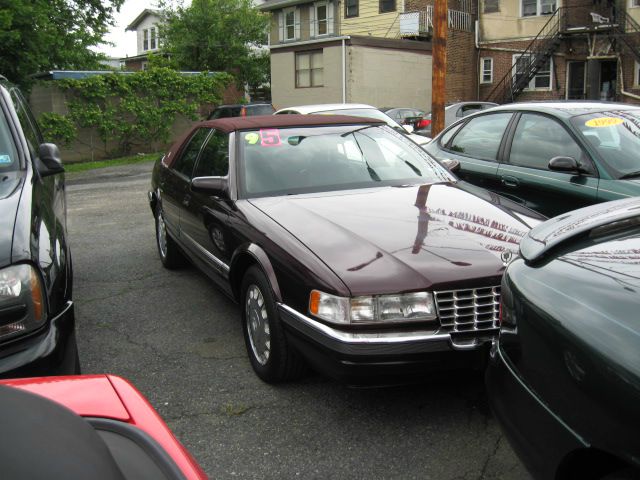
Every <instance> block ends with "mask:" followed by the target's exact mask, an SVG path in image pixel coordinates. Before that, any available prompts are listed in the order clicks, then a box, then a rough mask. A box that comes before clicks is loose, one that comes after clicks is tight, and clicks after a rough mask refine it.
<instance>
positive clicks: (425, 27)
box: [400, 5, 473, 37]
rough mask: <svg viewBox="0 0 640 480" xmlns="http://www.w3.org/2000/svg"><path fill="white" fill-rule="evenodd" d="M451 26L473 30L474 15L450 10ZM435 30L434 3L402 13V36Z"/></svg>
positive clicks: (463, 29) (456, 28) (468, 30)
mask: <svg viewBox="0 0 640 480" xmlns="http://www.w3.org/2000/svg"><path fill="white" fill-rule="evenodd" d="M448 12H449V28H450V29H452V30H462V31H464V32H473V15H472V14H471V13H469V12H462V11H460V10H449V11H448ZM432 31H433V5H427V7H426V9H425V10H421V11H419V12H406V13H401V14H400V36H401V37H406V36H414V35H425V34H427V33H430V32H432Z"/></svg>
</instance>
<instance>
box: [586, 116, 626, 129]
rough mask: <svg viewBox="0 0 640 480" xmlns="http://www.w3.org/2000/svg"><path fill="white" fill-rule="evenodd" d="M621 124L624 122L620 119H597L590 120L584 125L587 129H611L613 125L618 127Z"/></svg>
mask: <svg viewBox="0 0 640 480" xmlns="http://www.w3.org/2000/svg"><path fill="white" fill-rule="evenodd" d="M621 123H624V120H623V119H622V118H616V117H599V118H592V119H591V120H587V121H586V122H585V125H586V126H587V127H593V128H603V127H613V126H615V125H620V124H621Z"/></svg>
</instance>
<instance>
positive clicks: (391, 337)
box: [278, 304, 497, 385]
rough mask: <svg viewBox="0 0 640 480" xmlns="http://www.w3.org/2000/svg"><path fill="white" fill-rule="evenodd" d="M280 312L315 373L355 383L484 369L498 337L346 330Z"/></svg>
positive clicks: (288, 332)
mask: <svg viewBox="0 0 640 480" xmlns="http://www.w3.org/2000/svg"><path fill="white" fill-rule="evenodd" d="M278 311H279V314H280V319H281V320H282V322H283V324H284V325H285V335H286V336H287V340H288V341H289V343H290V344H291V345H293V346H294V347H295V348H296V350H297V351H298V352H300V354H301V355H302V356H304V357H305V359H306V360H307V361H309V363H310V364H311V365H312V366H313V367H314V368H315V369H317V370H318V371H320V372H321V373H323V374H325V375H328V376H330V377H333V378H335V379H338V380H340V381H343V382H346V383H348V384H354V385H372V384H374V385H394V384H401V383H407V382H411V381H416V380H418V379H419V377H420V376H424V375H425V374H426V373H428V372H431V371H434V370H451V369H457V368H470V367H476V368H482V367H484V365H485V360H486V357H487V352H488V347H489V345H490V340H491V339H492V338H493V337H494V335H495V334H496V333H497V330H487V331H486V332H482V333H478V332H473V333H467V334H460V335H456V334H454V335H453V336H452V334H449V333H443V332H432V331H422V332H420V331H411V332H403V333H398V332H388V333H387V332H383V333H381V332H346V331H343V330H338V329H335V328H332V327H330V326H328V325H325V324H323V323H321V322H318V321H316V320H313V319H311V318H309V317H306V316H304V315H302V314H300V313H299V312H298V311H296V310H294V309H292V308H290V307H288V306H287V305H284V304H278Z"/></svg>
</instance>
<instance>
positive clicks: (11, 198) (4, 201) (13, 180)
mask: <svg viewBox="0 0 640 480" xmlns="http://www.w3.org/2000/svg"><path fill="white" fill-rule="evenodd" d="M21 187H22V177H5V179H4V180H3V179H2V177H0V268H2V267H4V266H6V265H8V264H10V263H11V245H12V243H13V230H14V225H15V221H16V213H17V211H18V206H19V204H20V192H21V191H22V189H21Z"/></svg>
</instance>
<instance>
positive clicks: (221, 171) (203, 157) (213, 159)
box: [193, 130, 229, 177]
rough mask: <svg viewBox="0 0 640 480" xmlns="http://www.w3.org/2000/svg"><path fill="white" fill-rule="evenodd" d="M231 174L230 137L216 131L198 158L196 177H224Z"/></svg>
mask: <svg viewBox="0 0 640 480" xmlns="http://www.w3.org/2000/svg"><path fill="white" fill-rule="evenodd" d="M228 173H229V135H228V134H226V133H224V132H220V131H218V130H214V131H213V133H212V134H211V136H209V139H208V140H207V143H206V144H205V146H204V147H203V149H202V153H201V154H200V157H199V158H198V164H197V165H196V168H195V171H194V172H193V176H194V177H224V176H226V175H227V174H228Z"/></svg>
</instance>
